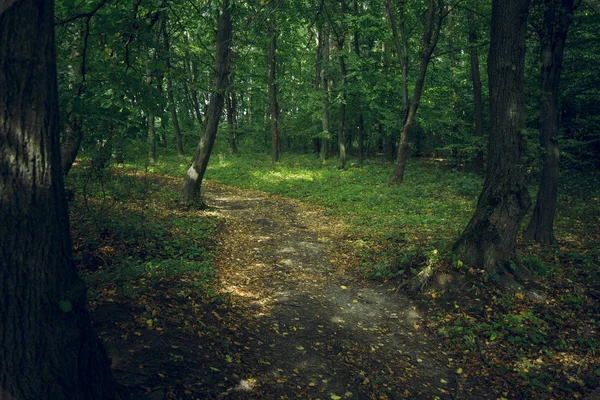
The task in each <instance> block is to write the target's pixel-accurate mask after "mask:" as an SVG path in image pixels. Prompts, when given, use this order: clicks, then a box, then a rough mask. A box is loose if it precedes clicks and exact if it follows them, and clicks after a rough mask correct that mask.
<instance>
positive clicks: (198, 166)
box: [182, 0, 232, 206]
mask: <svg viewBox="0 0 600 400" xmlns="http://www.w3.org/2000/svg"><path fill="white" fill-rule="evenodd" d="M229 4H230V2H229V0H224V1H223V6H222V10H221V14H220V15H219V21H218V23H217V38H216V51H215V53H216V54H215V71H214V75H215V76H214V88H213V93H212V94H211V96H210V101H209V104H208V110H207V111H206V121H205V126H204V130H203V132H202V136H201V138H200V143H199V144H198V148H197V149H196V152H195V154H194V156H193V157H192V161H191V163H190V165H189V167H188V169H187V173H186V174H185V178H184V181H183V190H182V202H183V203H184V204H185V205H188V206H190V205H192V204H194V203H195V202H198V201H199V200H200V188H201V186H202V179H203V178H204V173H205V172H206V167H207V166H208V160H209V159H210V153H211V151H212V148H213V145H214V144H215V138H216V137H217V129H218V127H219V120H220V119H221V113H222V111H223V103H224V98H225V93H226V91H227V84H228V82H229V80H228V75H229V53H230V50H229V49H230V47H229V46H230V45H231V35H232V26H231V10H230V6H229Z"/></svg>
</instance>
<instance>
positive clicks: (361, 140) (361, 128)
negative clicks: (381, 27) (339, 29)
mask: <svg viewBox="0 0 600 400" xmlns="http://www.w3.org/2000/svg"><path fill="white" fill-rule="evenodd" d="M358 16H359V11H358V0H354V17H355V18H358ZM354 53H355V54H356V57H358V58H359V59H360V40H359V35H358V28H357V29H355V30H354ZM356 100H357V103H358V104H359V111H358V162H359V163H360V164H362V163H363V161H364V159H365V123H364V119H363V113H362V108H361V99H360V92H357V94H356Z"/></svg>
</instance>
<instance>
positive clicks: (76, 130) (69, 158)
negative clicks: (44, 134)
mask: <svg viewBox="0 0 600 400" xmlns="http://www.w3.org/2000/svg"><path fill="white" fill-rule="evenodd" d="M67 118H68V122H67V123H66V124H65V126H64V128H63V135H62V141H61V143H60V152H61V170H62V173H63V175H64V176H67V175H68V174H69V171H70V170H71V167H72V166H73V163H74V162H75V158H77V153H79V147H81V142H82V140H83V127H82V126H81V124H82V123H81V118H79V117H78V116H77V115H75V114H74V112H73V110H71V112H70V113H69V115H68V117H67Z"/></svg>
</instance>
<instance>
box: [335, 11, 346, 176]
mask: <svg viewBox="0 0 600 400" xmlns="http://www.w3.org/2000/svg"><path fill="white" fill-rule="evenodd" d="M346 11H347V10H346V1H345V0H341V19H342V22H341V24H340V28H339V34H338V40H337V48H338V58H339V62H340V75H341V82H340V94H341V102H340V115H339V118H340V122H339V123H340V125H339V130H338V151H339V153H340V154H339V164H338V168H339V169H344V168H346V132H345V125H346V75H347V70H346V60H345V59H344V55H343V52H344V42H345V40H346V38H345V34H346V32H345V27H344V21H343V19H344V18H345V14H346Z"/></svg>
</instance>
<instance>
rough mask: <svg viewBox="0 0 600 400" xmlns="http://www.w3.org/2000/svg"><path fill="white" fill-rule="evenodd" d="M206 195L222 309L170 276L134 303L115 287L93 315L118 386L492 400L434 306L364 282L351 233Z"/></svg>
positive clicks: (279, 209)
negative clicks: (443, 329)
mask: <svg viewBox="0 0 600 400" xmlns="http://www.w3.org/2000/svg"><path fill="white" fill-rule="evenodd" d="M163 179H166V180H168V181H165V182H163V183H164V184H166V185H171V184H175V182H171V179H170V178H166V177H165V178H163ZM203 188H204V191H205V201H206V203H207V205H208V208H207V209H206V210H204V211H195V213H197V214H198V216H202V217H206V216H212V217H215V218H216V219H217V221H218V226H219V229H218V232H219V233H218V234H217V236H216V243H215V252H216V256H215V258H214V259H213V262H214V264H215V266H216V268H217V278H218V286H219V288H220V289H219V293H218V294H216V295H215V297H214V299H213V300H212V301H210V302H208V303H207V302H206V301H204V299H202V298H194V295H193V292H190V290H189V289H186V283H185V282H182V281H181V280H179V282H174V281H171V280H170V279H169V278H168V277H165V278H163V279H161V280H159V281H158V282H155V283H154V284H153V286H152V287H151V288H150V290H146V291H141V292H138V293H137V294H136V295H135V296H133V298H132V299H130V300H128V301H126V302H123V301H119V300H116V299H115V297H116V292H117V288H116V287H115V288H112V290H111V288H110V287H109V288H106V289H104V290H103V291H102V293H101V296H100V298H99V300H98V301H97V302H95V303H94V304H92V307H93V309H94V311H93V313H92V316H93V319H94V321H95V324H96V327H97V328H98V329H99V331H100V334H101V337H102V338H103V339H104V341H105V344H106V347H107V348H108V349H109V350H108V351H109V355H110V357H111V358H112V362H113V369H114V371H115V375H116V377H117V379H118V380H119V381H120V382H121V383H122V384H124V385H125V386H127V387H128V390H130V392H131V394H132V395H134V396H136V397H137V396H139V397H141V398H150V399H153V400H156V399H163V398H164V399H218V398H231V399H248V398H265V399H296V398H306V399H340V398H353V399H388V398H390V399H395V398H424V399H435V398H440V399H443V398H453V399H454V398H460V397H463V398H486V397H487V396H486V394H488V392H487V390H486V389H485V388H483V387H478V386H477V385H472V386H468V385H466V384H465V383H466V382H464V381H463V380H462V379H461V378H460V375H459V374H457V372H456V371H455V370H454V369H453V368H451V365H452V357H450V356H447V355H446V354H445V353H444V351H443V349H442V347H441V343H440V341H439V340H438V339H437V338H436V335H435V334H432V333H431V332H429V331H428V329H427V328H426V327H425V325H424V324H423V319H424V318H425V317H426V314H427V312H428V310H427V308H426V307H427V305H426V304H425V303H423V302H419V301H415V300H412V299H410V298H409V297H408V296H407V295H406V294H404V293H403V292H402V291H401V290H398V288H397V287H395V286H393V285H391V284H383V283H379V284H378V283H376V282H373V281H368V280H364V279H362V277H361V275H360V273H359V271H358V268H357V265H358V260H356V259H353V256H352V251H350V250H349V249H348V246H349V245H350V244H349V243H350V240H348V239H349V238H348V235H347V233H346V232H347V229H346V227H345V226H344V225H343V224H342V223H341V222H339V221H336V220H335V219H333V218H331V217H328V216H325V215H324V214H323V213H322V212H321V211H320V210H318V209H315V207H314V206H309V205H307V204H303V203H302V202H299V201H297V200H292V199H286V198H283V197H280V196H276V195H269V194H265V193H262V192H258V191H252V190H241V189H237V188H234V187H230V186H224V185H219V184H216V183H214V182H210V181H207V182H205V184H204V186H203ZM192 217H193V216H192ZM141 280H142V281H143V280H144V279H143V278H142V279H141ZM187 283H193V282H187ZM137 286H138V287H139V286H140V285H137ZM459 372H460V371H459ZM489 394H490V396H491V397H493V398H495V396H492V393H489Z"/></svg>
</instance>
